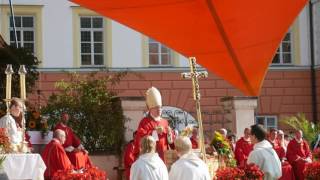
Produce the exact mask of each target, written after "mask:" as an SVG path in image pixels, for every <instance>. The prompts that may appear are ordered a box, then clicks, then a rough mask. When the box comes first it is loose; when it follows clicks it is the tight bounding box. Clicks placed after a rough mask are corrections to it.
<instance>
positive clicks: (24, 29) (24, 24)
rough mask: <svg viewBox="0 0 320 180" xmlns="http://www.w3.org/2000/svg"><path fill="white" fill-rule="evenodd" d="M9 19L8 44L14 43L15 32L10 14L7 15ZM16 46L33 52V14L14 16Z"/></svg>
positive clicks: (12, 44)
mask: <svg viewBox="0 0 320 180" xmlns="http://www.w3.org/2000/svg"><path fill="white" fill-rule="evenodd" d="M9 18H10V19H9V21H10V45H11V46H16V44H15V33H14V29H13V22H12V16H10V17H9ZM14 20H15V25H16V31H17V40H18V46H19V47H24V48H26V49H28V50H29V51H30V52H32V53H35V49H34V47H35V44H34V43H35V34H34V32H35V29H34V17H33V16H14Z"/></svg>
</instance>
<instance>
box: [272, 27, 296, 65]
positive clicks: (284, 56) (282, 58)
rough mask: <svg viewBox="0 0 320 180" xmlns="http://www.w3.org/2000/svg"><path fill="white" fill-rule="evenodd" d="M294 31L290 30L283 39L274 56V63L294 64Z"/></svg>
mask: <svg viewBox="0 0 320 180" xmlns="http://www.w3.org/2000/svg"><path fill="white" fill-rule="evenodd" d="M291 36H292V33H291V32H290V31H289V32H288V33H287V34H286V36H285V37H284V39H283V40H282V42H281V44H280V46H279V48H278V49H277V53H276V55H275V56H274V57H273V60H272V64H273V65H286V64H292V43H291V39H292V37H291Z"/></svg>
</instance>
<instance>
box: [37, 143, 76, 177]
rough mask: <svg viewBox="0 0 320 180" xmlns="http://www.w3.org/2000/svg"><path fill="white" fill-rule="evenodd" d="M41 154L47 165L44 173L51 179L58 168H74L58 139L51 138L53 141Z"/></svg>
mask: <svg viewBox="0 0 320 180" xmlns="http://www.w3.org/2000/svg"><path fill="white" fill-rule="evenodd" d="M41 156H42V159H43V161H44V163H45V164H46V166H47V169H46V171H45V173H44V176H45V177H46V178H49V179H51V177H52V176H53V175H54V173H55V172H57V171H58V170H69V169H73V166H72V164H71V162H70V160H69V158H68V156H67V154H66V152H65V151H64V148H63V146H62V145H61V143H60V142H59V140H57V139H53V140H51V142H50V143H49V144H47V145H46V147H45V148H44V150H43V152H42V155H41Z"/></svg>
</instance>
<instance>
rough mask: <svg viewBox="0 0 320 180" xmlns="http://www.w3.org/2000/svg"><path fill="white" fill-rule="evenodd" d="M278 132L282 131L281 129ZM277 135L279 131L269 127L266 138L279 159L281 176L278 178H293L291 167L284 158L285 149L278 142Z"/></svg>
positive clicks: (283, 179) (284, 179)
mask: <svg viewBox="0 0 320 180" xmlns="http://www.w3.org/2000/svg"><path fill="white" fill-rule="evenodd" d="M280 132H281V133H283V132H282V131H280ZM278 136H279V131H277V130H276V129H270V131H269V138H268V140H269V142H270V144H271V145H272V147H273V149H274V150H275V151H276V153H277V155H278V156H279V159H280V161H281V168H282V176H281V178H280V179H279V180H295V176H294V172H293V169H292V167H291V165H290V164H289V163H288V161H287V158H286V149H285V148H284V146H283V145H282V144H281V143H280V141H279V139H278Z"/></svg>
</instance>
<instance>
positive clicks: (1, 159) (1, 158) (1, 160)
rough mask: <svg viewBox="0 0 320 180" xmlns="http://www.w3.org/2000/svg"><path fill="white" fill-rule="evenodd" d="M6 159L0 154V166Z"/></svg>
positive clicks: (0, 166)
mask: <svg viewBox="0 0 320 180" xmlns="http://www.w3.org/2000/svg"><path fill="white" fill-rule="evenodd" d="M5 160H6V156H4V155H1V156H0V168H3V162H4V161H5Z"/></svg>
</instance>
